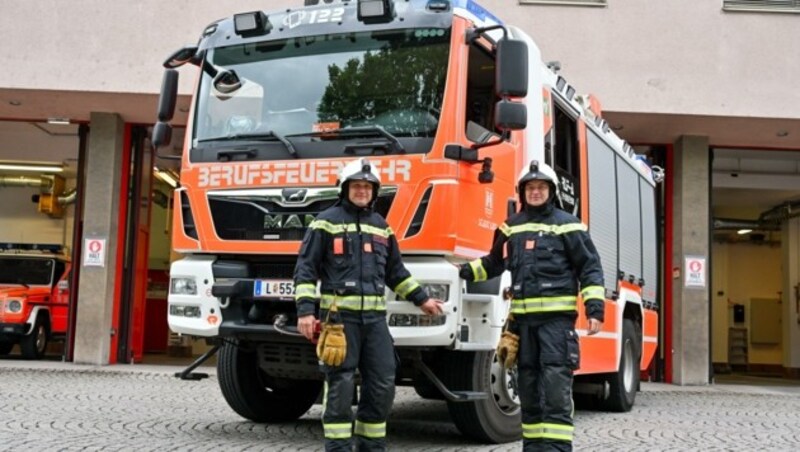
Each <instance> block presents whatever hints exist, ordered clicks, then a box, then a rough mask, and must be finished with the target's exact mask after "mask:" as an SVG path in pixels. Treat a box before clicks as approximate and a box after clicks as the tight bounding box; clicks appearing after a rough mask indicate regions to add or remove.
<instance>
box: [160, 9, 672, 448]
mask: <svg viewBox="0 0 800 452" xmlns="http://www.w3.org/2000/svg"><path fill="white" fill-rule="evenodd" d="M187 64H188V65H190V66H195V67H196V68H197V74H198V76H197V82H196V84H195V86H194V92H193V100H192V104H191V108H190V111H189V121H188V124H187V128H186V136H185V142H184V151H183V154H182V156H181V157H180V160H181V185H180V187H179V188H177V189H176V191H175V195H174V196H175V203H174V224H173V225H174V231H173V238H172V240H173V241H172V243H173V247H174V249H175V250H176V251H177V252H179V253H181V254H182V255H183V258H182V259H180V260H178V261H175V262H173V263H172V266H171V270H170V292H169V299H168V304H169V313H168V315H169V319H168V321H169V325H170V328H171V329H172V331H174V332H177V333H181V334H184V335H190V336H194V337H204V338H206V339H207V340H208V341H209V342H210V343H211V344H214V346H213V348H211V349H210V350H209V351H208V352H207V353H206V354H205V355H203V356H201V357H200V358H199V359H198V360H197V361H196V362H195V363H194V364H193V365H192V366H190V367H189V368H187V369H186V371H184V372H182V373H181V376H182V377H184V378H192V377H193V376H196V377H199V375H197V374H195V373H193V372H191V370H193V369H194V368H196V366H197V365H199V364H200V363H201V362H202V361H203V360H205V359H206V358H207V357H208V356H210V355H211V354H213V353H216V352H217V351H219V357H218V362H217V370H218V372H217V375H218V380H219V385H220V388H221V390H222V393H223V395H224V397H225V399H226V401H227V402H228V404H229V405H230V407H231V408H232V409H233V410H234V411H236V412H237V413H238V414H240V415H241V416H243V417H245V418H247V419H250V420H253V421H256V422H281V421H288V420H294V419H296V418H298V417H300V416H302V415H303V414H304V413H305V412H306V411H307V410H308V409H309V408H310V407H311V406H312V405H313V404H314V403H315V401H317V399H318V395H319V392H320V390H321V387H322V381H323V375H322V373H321V372H320V371H319V364H318V360H317V357H316V355H315V350H314V346H313V344H311V343H310V342H308V341H307V340H306V339H304V338H302V337H298V335H297V333H296V330H295V329H294V326H295V325H296V314H295V304H294V298H293V291H294V288H293V285H292V275H293V269H294V267H295V262H296V259H297V253H298V249H299V246H300V241H301V240H302V238H303V236H304V234H305V231H306V229H307V227H308V226H309V224H310V223H311V222H312V221H313V220H314V218H315V216H316V215H317V214H318V213H319V212H321V211H322V210H324V209H326V208H327V207H329V206H331V205H333V204H334V203H335V202H336V200H337V196H338V194H337V189H336V177H337V172H338V170H339V169H340V168H342V167H343V166H344V165H345V164H347V163H348V162H349V161H352V159H354V158H363V157H366V158H368V159H369V161H370V162H371V163H372V164H373V165H375V166H376V167H377V168H378V169H379V171H380V174H381V178H382V184H381V188H380V191H379V192H378V193H377V201H376V204H375V209H376V210H377V211H378V212H379V213H380V214H381V215H383V216H384V217H385V218H386V219H387V221H388V223H389V224H390V225H391V227H392V229H393V231H394V233H395V235H396V237H397V239H398V241H399V244H400V248H401V251H402V253H403V259H404V262H405V264H406V266H407V267H408V269H409V270H410V271H411V273H412V274H413V275H414V277H415V279H417V280H418V281H419V282H420V284H422V285H423V286H424V287H425V288H426V289H427V291H428V293H429V294H430V295H431V296H433V297H435V298H439V299H442V300H444V311H445V314H444V315H441V316H427V315H424V314H423V313H422V312H421V311H420V310H419V309H417V308H415V307H414V306H413V305H412V304H411V303H408V302H406V301H404V300H402V299H400V298H398V297H397V296H396V295H395V294H394V293H391V292H387V294H386V296H387V322H388V324H389V327H390V330H391V333H392V336H393V337H394V340H395V345H396V350H397V353H398V355H399V359H400V363H401V364H400V366H399V370H398V374H397V384H398V385H400V386H411V387H413V388H414V389H415V390H416V392H417V393H418V394H419V395H420V396H422V397H423V398H429V399H440V400H444V401H445V402H446V403H447V406H448V408H449V411H450V413H451V417H452V419H453V421H454V423H455V424H456V426H457V428H458V429H459V430H460V431H461V432H462V433H463V434H464V435H466V436H468V437H471V438H473V439H476V440H478V441H483V442H489V443H499V442H507V441H512V440H515V439H518V438H519V437H520V422H519V415H520V409H519V399H518V396H517V390H516V378H515V370H514V369H512V370H505V369H503V368H502V366H500V364H499V363H498V362H497V360H496V358H495V353H494V349H495V346H496V344H497V342H498V339H499V336H500V334H501V330H502V327H503V324H504V322H505V320H506V317H507V314H508V312H509V308H510V301H508V300H507V299H505V298H504V296H503V293H504V289H505V288H507V287H508V286H509V285H510V275H509V274H508V272H506V273H505V274H504V275H502V276H500V277H497V278H495V279H493V280H490V281H484V282H479V283H472V282H465V281H463V280H461V279H459V277H458V274H457V267H456V266H455V265H453V264H460V263H464V262H467V261H469V260H471V259H474V258H475V257H478V256H481V255H483V254H485V253H487V252H488V248H489V246H490V245H491V242H492V237H493V233H494V231H495V230H496V229H497V227H498V226H499V225H500V224H502V222H503V221H504V219H505V218H506V217H507V216H508V215H509V214H510V213H512V212H514V211H515V210H516V209H517V208H518V205H517V201H516V200H517V195H516V193H515V184H516V180H517V177H518V175H519V174H520V170H522V169H523V168H526V167H527V166H528V165H529V163H530V162H531V161H532V160H538V161H540V162H546V163H548V164H550V165H551V166H553V167H554V168H555V169H556V170H557V172H558V175H559V178H560V182H559V197H560V206H561V207H562V208H563V209H565V210H567V211H570V212H572V213H574V214H575V215H577V216H579V217H580V218H581V220H582V221H583V222H585V223H586V224H587V225H588V227H589V230H590V232H591V234H592V237H593V240H594V242H595V244H596V246H597V248H598V251H599V253H600V255H601V259H602V265H603V270H604V273H605V281H604V285H605V291H606V322H605V324H604V326H603V329H602V331H601V332H600V333H599V334H597V335H593V336H586V335H585V334H584V333H583V332H584V331H585V329H586V321H585V319H584V316H583V311H582V309H581V310H580V312H579V320H578V325H577V328H578V330H579V332H580V333H581V336H580V344H581V361H580V370H578V371H577V372H576V375H577V377H576V385H575V390H576V393H581V394H585V395H587V396H588V397H590V398H591V399H592V400H593V401H594V402H596V403H597V404H598V405H599V406H600V407H601V408H604V409H608V410H615V411H627V410H630V409H631V407H632V405H633V403H634V399H635V395H636V391H637V389H638V386H639V378H640V370H643V369H646V368H648V366H649V365H650V362H651V360H652V359H653V356H654V353H655V350H656V345H657V309H656V308H657V293H658V290H657V283H658V275H657V244H656V243H657V239H656V222H655V215H656V214H655V195H654V187H655V185H656V179H657V178H658V176H660V173H659V172H657V171H656V170H657V168H651V167H649V166H648V165H647V164H646V163H644V162H643V161H642V160H641V159H639V158H637V156H636V154H635V153H634V150H633V148H632V147H631V146H630V145H628V144H627V143H625V142H624V141H623V140H622V139H620V138H619V137H618V136H616V135H615V134H614V132H613V131H611V130H610V128H609V125H608V123H607V122H606V121H605V120H604V119H603V118H602V112H601V109H600V106H599V102H598V101H597V100H596V99H595V98H593V97H592V96H588V95H580V94H578V93H577V92H576V89H575V88H574V87H573V86H572V85H570V84H569V83H568V82H567V80H566V79H565V78H563V77H562V76H561V75H559V73H558V70H557V68H556V67H555V65H554V64H546V63H544V62H543V61H542V58H541V53H540V51H539V49H538V47H537V46H536V44H535V42H534V41H533V40H532V39H531V38H530V37H529V36H528V35H527V34H526V33H525V32H524V31H522V30H521V29H519V28H516V27H514V26H512V25H508V24H505V23H503V22H502V21H501V20H500V19H498V18H497V17H496V16H495V15H493V14H492V13H491V12H490V11H488V10H486V9H484V8H483V7H481V6H480V5H479V4H477V3H476V2H474V1H472V0H450V1H448V0H406V1H392V0H358V1H356V0H351V1H322V2H320V1H319V0H316V1H315V0H307V1H306V2H305V5H298V7H297V8H289V9H283V10H280V11H274V12H266V11H252V12H246V13H242V14H236V15H234V16H233V17H229V18H226V19H222V20H219V21H216V22H214V23H212V24H210V25H209V26H207V27H206V28H205V29H204V30H203V31H202V33H201V36H200V39H199V42H198V44H197V45H191V46H186V47H184V48H181V49H180V50H178V51H176V52H175V53H174V54H172V55H170V56H169V57H168V58H167V60H166V61H165V63H164V66H165V68H166V70H165V74H164V80H163V84H162V92H161V97H160V100H159V106H158V122H157V123H156V124H155V126H154V129H153V139H152V140H153V145H154V146H155V147H156V148H160V147H163V146H165V145H167V144H169V142H170V139H171V136H172V125H171V124H170V122H171V121H172V118H173V115H174V109H175V104H176V96H177V94H176V93H177V80H178V71H177V69H176V68H178V67H180V66H183V65H187ZM578 305H579V306H581V303H578Z"/></svg>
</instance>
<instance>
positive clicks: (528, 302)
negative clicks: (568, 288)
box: [511, 295, 578, 314]
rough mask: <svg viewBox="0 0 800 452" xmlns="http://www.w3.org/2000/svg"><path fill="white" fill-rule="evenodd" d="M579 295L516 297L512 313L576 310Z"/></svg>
mask: <svg viewBox="0 0 800 452" xmlns="http://www.w3.org/2000/svg"><path fill="white" fill-rule="evenodd" d="M577 306H578V297H576V296H572V295H565V296H560V297H536V298H522V299H520V298H515V299H513V300H511V313H512V314H535V313H537V312H558V311H575V310H577Z"/></svg>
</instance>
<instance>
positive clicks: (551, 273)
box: [461, 200, 605, 321]
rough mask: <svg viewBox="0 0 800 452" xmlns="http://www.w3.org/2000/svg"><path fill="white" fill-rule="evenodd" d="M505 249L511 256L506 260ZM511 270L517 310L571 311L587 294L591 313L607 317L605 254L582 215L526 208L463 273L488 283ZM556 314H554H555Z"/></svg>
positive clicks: (549, 208) (513, 305)
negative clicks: (604, 313) (598, 252)
mask: <svg viewBox="0 0 800 452" xmlns="http://www.w3.org/2000/svg"><path fill="white" fill-rule="evenodd" d="M504 248H505V258H504ZM506 268H507V269H508V270H510V271H511V277H512V287H511V289H512V292H513V300H512V303H511V312H512V313H513V314H514V315H515V316H516V317H517V318H519V315H520V314H544V315H548V314H550V313H570V314H572V315H574V313H575V311H576V309H577V296H576V295H577V294H578V290H579V289H580V292H581V295H582V296H583V301H584V306H585V307H586V315H587V316H588V317H591V318H595V319H598V320H600V321H603V307H604V306H603V300H604V298H605V289H604V287H603V269H602V267H601V266H600V256H599V255H598V254H597V250H596V249H595V247H594V244H593V243H592V241H591V238H590V237H589V234H588V232H587V229H586V226H585V225H584V224H583V223H581V222H580V220H579V219H577V218H576V217H574V216H573V215H570V214H568V213H566V212H564V211H563V210H560V209H558V208H555V207H554V206H553V204H552V200H551V201H550V202H549V203H548V204H545V205H544V206H541V207H538V208H536V207H531V206H526V208H524V209H522V210H521V211H520V212H518V213H516V214H515V215H513V216H511V217H510V218H508V219H507V220H506V222H505V223H503V224H502V225H501V226H500V227H499V228H498V229H497V231H495V237H494V242H493V244H492V249H491V251H490V252H489V254H488V255H486V256H484V257H482V258H480V259H476V260H474V261H472V262H470V263H469V264H468V265H464V266H463V267H462V269H461V277H462V278H464V279H467V280H473V281H483V280H486V279H489V278H493V277H495V276H498V275H500V274H501V273H502V272H503V270H505V269H506ZM550 315H552V314H550Z"/></svg>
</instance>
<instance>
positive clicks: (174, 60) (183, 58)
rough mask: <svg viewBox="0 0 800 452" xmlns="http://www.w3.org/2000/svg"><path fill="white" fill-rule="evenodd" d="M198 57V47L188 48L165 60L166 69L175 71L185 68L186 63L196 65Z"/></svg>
mask: <svg viewBox="0 0 800 452" xmlns="http://www.w3.org/2000/svg"><path fill="white" fill-rule="evenodd" d="M196 55H197V46H186V47H184V48H182V49H180V50H178V51H177V52H175V53H173V54H172V55H170V56H168V57H167V59H166V60H164V67H165V68H167V69H175V68H178V67H181V66H183V65H184V64H186V63H192V64H196V63H197V61H196V59H195V57H196Z"/></svg>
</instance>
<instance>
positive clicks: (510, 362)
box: [497, 331, 519, 369]
mask: <svg viewBox="0 0 800 452" xmlns="http://www.w3.org/2000/svg"><path fill="white" fill-rule="evenodd" d="M518 350H519V336H517V335H516V334H514V333H512V332H511V331H503V335H502V336H500V343H499V344H497V360H498V361H499V362H500V364H502V365H503V367H505V368H506V369H510V368H511V367H513V366H514V363H516V362H517V351H518Z"/></svg>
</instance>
